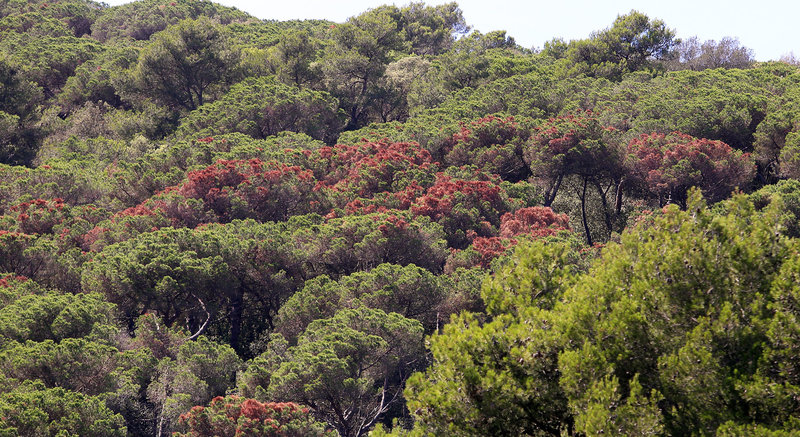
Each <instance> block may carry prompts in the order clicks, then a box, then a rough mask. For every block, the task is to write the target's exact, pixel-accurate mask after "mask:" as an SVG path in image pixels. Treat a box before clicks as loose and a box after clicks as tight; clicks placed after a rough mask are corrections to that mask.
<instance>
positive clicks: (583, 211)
mask: <svg viewBox="0 0 800 437" xmlns="http://www.w3.org/2000/svg"><path fill="white" fill-rule="evenodd" d="M588 183H589V180H588V179H587V178H583V192H582V193H581V218H582V219H583V231H584V232H585V233H586V244H588V245H589V246H591V245H592V244H593V243H592V233H591V232H590V231H589V224H588V223H587V221H586V185H588Z"/></svg>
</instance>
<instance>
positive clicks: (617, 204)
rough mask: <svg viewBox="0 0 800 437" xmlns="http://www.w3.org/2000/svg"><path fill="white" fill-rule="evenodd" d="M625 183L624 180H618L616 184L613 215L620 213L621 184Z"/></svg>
mask: <svg viewBox="0 0 800 437" xmlns="http://www.w3.org/2000/svg"><path fill="white" fill-rule="evenodd" d="M624 183H625V178H622V179H620V180H619V183H618V184H617V193H616V199H615V200H614V214H616V215H619V214H620V213H621V212H622V184H624Z"/></svg>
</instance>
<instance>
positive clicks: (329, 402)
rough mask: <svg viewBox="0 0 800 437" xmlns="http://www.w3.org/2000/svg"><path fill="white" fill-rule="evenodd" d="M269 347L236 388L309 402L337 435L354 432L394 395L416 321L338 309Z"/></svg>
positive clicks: (417, 337) (409, 364) (418, 342)
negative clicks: (292, 339)
mask: <svg viewBox="0 0 800 437" xmlns="http://www.w3.org/2000/svg"><path fill="white" fill-rule="evenodd" d="M270 348H271V349H270V350H268V351H267V352H266V353H265V354H264V355H262V356H261V357H259V358H257V359H256V360H255V361H254V362H253V363H252V364H251V366H250V368H249V369H248V370H247V372H245V374H244V375H243V378H242V381H243V384H244V385H243V387H242V389H243V391H244V392H245V393H247V394H248V396H250V395H251V394H252V395H254V396H255V397H256V398H277V399H286V400H289V401H293V402H298V403H302V404H305V405H308V406H309V407H311V409H312V411H313V413H314V415H315V416H316V417H318V418H319V419H321V420H324V421H326V422H327V423H329V424H330V425H332V426H334V427H335V428H336V430H337V431H338V432H339V435H342V436H358V435H362V434H363V433H364V432H365V431H366V430H367V429H369V428H371V427H372V426H373V425H374V424H375V423H376V421H377V420H378V419H379V418H380V417H381V416H382V415H383V414H384V413H386V412H387V411H389V409H390V408H392V407H393V406H394V404H395V403H396V402H398V400H399V395H400V392H401V391H402V387H403V383H404V381H405V377H406V376H407V375H408V372H409V371H410V370H412V369H413V368H414V363H415V362H417V361H418V360H419V359H420V356H421V352H422V326H421V325H420V324H419V322H416V321H412V320H409V319H406V318H405V317H402V316H400V315H399V314H396V313H388V314H387V313H385V312H383V311H381V310H377V309H369V308H366V307H359V308H355V309H343V310H340V311H338V312H337V313H336V314H335V315H334V316H333V317H331V318H327V319H318V320H315V321H314V322H312V323H311V324H310V325H308V327H307V328H306V330H305V331H304V333H303V334H302V335H301V336H300V339H299V340H298V343H297V346H294V347H290V348H286V346H285V340H282V338H281V337H278V338H274V339H272V341H271V343H270ZM276 349H277V350H279V351H280V352H278V351H276ZM262 367H263V368H262ZM256 372H258V373H260V374H264V375H266V374H268V375H269V377H268V380H267V381H264V380H262V379H260V378H256V377H255V375H254V374H255V373H256Z"/></svg>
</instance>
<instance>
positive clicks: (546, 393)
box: [406, 195, 797, 435]
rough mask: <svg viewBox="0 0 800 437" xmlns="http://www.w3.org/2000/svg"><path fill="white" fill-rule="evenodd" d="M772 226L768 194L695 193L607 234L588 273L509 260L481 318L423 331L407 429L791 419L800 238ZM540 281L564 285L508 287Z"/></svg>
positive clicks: (626, 428)
mask: <svg viewBox="0 0 800 437" xmlns="http://www.w3.org/2000/svg"><path fill="white" fill-rule="evenodd" d="M781 222H782V219H781V214H780V211H779V209H778V207H777V205H772V206H770V207H768V208H765V209H764V210H763V211H761V212H758V211H757V210H756V209H755V208H754V206H753V205H752V203H750V202H749V201H748V200H747V199H746V198H744V197H743V196H739V197H737V198H735V199H733V200H731V201H729V202H727V203H726V210H725V212H724V213H722V214H720V215H716V214H714V213H712V212H711V211H709V210H708V208H707V207H705V206H704V204H703V203H702V201H701V200H700V199H699V197H698V196H697V195H695V196H694V197H693V198H692V199H691V201H690V203H689V206H688V211H685V212H684V211H680V210H678V209H677V208H669V209H667V210H666V211H665V212H664V214H663V216H660V217H657V218H655V223H652V224H651V225H650V226H648V227H646V228H645V227H638V228H636V229H634V230H633V231H632V232H630V233H626V234H625V235H623V236H622V240H621V242H620V243H619V244H610V245H609V246H608V247H607V248H606V249H605V251H604V253H603V256H602V258H601V259H600V262H597V263H595V265H594V267H593V268H592V269H591V270H590V271H589V272H588V273H586V274H584V275H580V276H574V275H571V274H570V273H569V270H560V269H563V268H564V267H560V268H559V267H556V268H555V269H553V268H548V267H547V264H544V263H541V262H536V261H535V258H530V257H531V256H532V255H535V254H536V252H528V254H527V255H523V254H525V252H520V253H519V254H518V256H524V257H525V258H530V259H531V264H530V266H531V267H528V268H525V267H522V266H523V265H521V264H518V262H519V261H518V262H517V263H513V264H509V267H512V268H516V266H520V267H519V268H518V269H517V273H515V276H510V277H509V276H506V275H507V274H504V273H499V274H498V275H497V276H496V277H495V279H494V280H493V281H489V282H487V284H489V285H488V286H487V287H488V288H486V289H485V290H484V293H486V292H487V290H491V291H492V293H493V295H494V296H497V297H492V296H491V295H490V296H485V298H486V299H487V310H488V311H489V315H492V316H493V318H492V319H491V320H489V321H486V322H485V323H481V320H480V319H479V318H478V317H476V316H474V315H464V316H461V317H460V318H458V319H455V320H454V323H453V324H451V325H448V327H447V328H446V329H445V331H444V332H443V333H442V334H440V335H438V336H434V337H433V338H432V345H431V346H432V351H433V354H434V365H433V366H432V367H431V368H430V369H429V370H428V371H427V372H426V373H425V374H417V375H415V376H414V377H412V379H411V380H410V381H409V388H408V389H407V391H406V395H407V398H408V402H409V408H410V410H411V411H413V412H414V416H415V417H416V419H417V421H418V422H417V426H419V427H420V429H421V430H422V431H424V432H432V433H442V432H447V433H450V434H459V435H476V434H480V433H485V432H486V429H494V428H488V427H492V426H498V428H497V430H498V431H497V432H503V433H505V432H509V430H515V431H512V432H514V433H527V434H533V433H537V432H541V431H544V432H548V433H554V432H558V430H566V431H567V432H586V433H596V432H600V430H604V432H608V430H609V429H613V430H614V431H615V432H622V433H625V434H648V435H650V434H654V433H656V434H657V433H660V432H662V431H660V430H662V429H663V432H666V433H669V434H691V433H712V432H714V431H715V430H717V429H718V428H719V427H721V426H723V425H724V426H725V427H726V428H724V429H728V430H730V429H734V428H735V426H744V425H747V424H749V425H748V426H763V427H766V429H779V428H781V427H784V426H785V427H789V428H786V429H792V428H791V427H792V426H794V425H791V423H792V420H791V417H792V414H793V413H791V412H790V411H794V408H796V403H795V402H794V400H792V396H794V394H793V393H796V390H797V388H796V386H795V382H793V381H794V379H793V376H792V375H795V373H796V372H795V370H792V369H793V366H794V363H795V362H796V360H795V359H794V357H795V354H794V352H793V350H794V349H793V348H794V345H793V343H792V342H791V340H788V339H790V338H793V334H789V333H788V332H789V331H791V330H794V329H796V327H795V326H794V323H795V316H796V314H794V313H795V311H794V309H789V308H794V303H790V302H794V297H792V296H793V293H795V291H796V290H795V289H796V286H795V285H794V284H796V283H797V278H794V276H796V266H795V264H796V255H797V245H796V242H795V241H794V240H789V239H787V238H785V237H783V236H781V233H780V229H781ZM520 250H521V249H520ZM545 256H547V255H545ZM551 256H552V255H551ZM525 258H523V259H525ZM555 260H558V258H557V257H556V258H555ZM553 262H555V263H556V265H558V266H569V264H568V263H566V264H565V263H564V262H563V261H562V262H560V263H559V262H558V261H553ZM567 268H568V267H567ZM512 271H513V270H512ZM501 272H502V271H501ZM559 272H563V273H559ZM521 274H529V275H531V276H532V278H534V279H529V280H526V282H520V281H519V280H518V279H516V277H517V276H518V275H521ZM564 274H565V275H566V276H567V278H568V279H567V280H566V281H564V280H559V279H558V278H559V277H560V275H564ZM539 278H541V279H539ZM495 281H496V282H495ZM493 284H496V285H493ZM528 284H532V285H528ZM546 284H557V286H558V287H562V288H561V291H560V292H557V295H560V297H559V298H557V299H556V300H555V302H554V301H552V300H546V301H544V302H550V303H544V304H543V303H542V301H538V300H534V301H530V300H527V298H526V299H522V300H519V298H516V297H515V294H517V293H519V294H521V295H522V296H527V295H529V294H530V293H531V292H529V291H528V290H529V289H530V288H532V289H533V293H534V296H535V295H536V294H535V293H537V291H538V290H539V289H542V290H547V289H548V288H551V286H550V285H546ZM789 284H792V285H789ZM523 291H524V294H523ZM551 294H552V292H551ZM506 296H507V297H506ZM495 302H498V303H495ZM553 302H554V304H553ZM499 303H502V305H500V304H499ZM550 306H552V310H547V308H548V307H550ZM779 339H780V340H779ZM456 369H457V370H456ZM456 393H458V394H459V395H458V396H455V394H456ZM773 399H775V400H774V401H773ZM484 402H491V404H488V403H484ZM453 418H459V420H457V421H453ZM728 421H732V422H728ZM732 423H735V424H737V425H732ZM662 427H663V428H662ZM721 429H722V428H721ZM743 429H744V428H743ZM501 430H502V431H501ZM619 430H623V431H619Z"/></svg>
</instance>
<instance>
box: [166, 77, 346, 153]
mask: <svg viewBox="0 0 800 437" xmlns="http://www.w3.org/2000/svg"><path fill="white" fill-rule="evenodd" d="M342 115H343V114H340V113H339V109H338V102H337V101H336V99H334V98H333V97H331V96H330V95H329V94H328V93H326V92H323V91H313V90H310V89H304V90H301V89H298V88H295V87H293V86H288V85H283V84H281V83H279V82H276V81H275V80H274V79H271V78H258V79H255V78H249V79H246V80H245V81H244V82H241V83H239V84H237V85H234V86H233V87H232V88H231V89H230V90H229V91H228V92H227V93H226V94H225V95H223V96H222V97H221V98H220V99H218V100H217V101H215V102H213V103H209V104H206V105H203V106H201V107H200V108H198V109H197V110H196V111H193V112H192V113H191V114H190V115H189V116H188V117H186V119H184V121H183V122H182V123H181V126H180V127H179V128H178V131H177V133H176V135H177V136H178V137H189V136H191V137H208V136H213V135H219V134H227V133H233V132H241V133H244V134H247V135H250V136H251V137H253V138H266V137H269V136H273V135H277V134H278V133H280V132H282V131H292V132H300V133H305V134H307V135H309V136H311V137H312V138H314V139H317V140H323V141H326V142H328V143H331V142H333V141H334V140H335V138H336V137H337V136H338V132H339V128H340V127H341V124H342V120H341V119H342V118H343V117H342Z"/></svg>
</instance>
